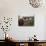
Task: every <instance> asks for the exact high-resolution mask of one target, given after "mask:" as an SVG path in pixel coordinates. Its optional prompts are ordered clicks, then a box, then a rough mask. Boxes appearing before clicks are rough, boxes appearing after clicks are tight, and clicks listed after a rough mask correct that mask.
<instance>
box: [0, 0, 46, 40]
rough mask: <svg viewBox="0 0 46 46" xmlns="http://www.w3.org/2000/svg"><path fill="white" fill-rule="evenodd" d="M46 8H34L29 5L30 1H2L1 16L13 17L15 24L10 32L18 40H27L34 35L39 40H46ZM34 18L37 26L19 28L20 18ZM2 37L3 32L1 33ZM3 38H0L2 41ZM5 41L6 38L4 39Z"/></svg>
mask: <svg viewBox="0 0 46 46" xmlns="http://www.w3.org/2000/svg"><path fill="white" fill-rule="evenodd" d="M44 7H45V6H44V5H43V7H40V8H33V7H31V6H30V5H29V1H28V0H0V16H1V17H3V16H6V17H12V18H13V22H12V26H11V29H10V31H8V33H10V35H12V36H13V37H14V38H16V40H27V39H29V37H32V36H33V35H34V34H36V35H37V39H39V40H46V38H45V34H46V33H45V21H46V20H45V15H46V13H45V12H46V8H44ZM19 15H20V16H34V17H35V25H34V26H33V27H19V26H18V16H19ZM0 35H2V31H1V33H0ZM2 38H3V37H2V36H0V39H2ZM3 39H4V38H3Z"/></svg>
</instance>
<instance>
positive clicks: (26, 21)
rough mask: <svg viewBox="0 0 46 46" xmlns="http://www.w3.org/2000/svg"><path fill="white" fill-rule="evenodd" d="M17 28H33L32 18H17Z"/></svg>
mask: <svg viewBox="0 0 46 46" xmlns="http://www.w3.org/2000/svg"><path fill="white" fill-rule="evenodd" d="M18 26H34V16H18Z"/></svg>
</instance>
